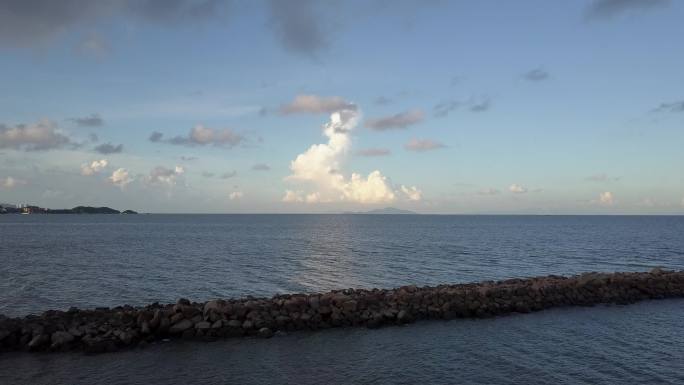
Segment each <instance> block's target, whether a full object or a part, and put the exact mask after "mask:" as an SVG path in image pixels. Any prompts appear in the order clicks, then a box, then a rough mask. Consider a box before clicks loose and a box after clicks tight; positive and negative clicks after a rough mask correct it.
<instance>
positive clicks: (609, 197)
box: [599, 191, 615, 206]
mask: <svg viewBox="0 0 684 385" xmlns="http://www.w3.org/2000/svg"><path fill="white" fill-rule="evenodd" d="M599 203H600V204H602V205H604V206H611V205H612V204H613V203H615V198H614V197H613V193H612V192H610V191H604V192H602V193H601V194H599Z"/></svg>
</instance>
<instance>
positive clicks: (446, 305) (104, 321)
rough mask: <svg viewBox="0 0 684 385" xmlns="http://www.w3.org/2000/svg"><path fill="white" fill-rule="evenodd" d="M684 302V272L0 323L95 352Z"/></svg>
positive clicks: (40, 345) (4, 342)
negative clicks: (654, 301) (660, 301)
mask: <svg viewBox="0 0 684 385" xmlns="http://www.w3.org/2000/svg"><path fill="white" fill-rule="evenodd" d="M671 297H684V271H665V270H661V269H653V270H651V271H650V272H641V273H585V274H581V275H577V276H572V277H562V276H546V277H536V278H526V279H510V280H504V281H496V282H495V281H487V282H480V283H471V284H458V285H440V286H435V287H416V286H402V287H399V288H395V289H370V290H366V289H347V290H337V291H331V292H328V293H323V294H289V295H277V296H274V297H272V298H251V297H248V298H242V299H228V300H212V301H208V302H205V303H194V302H190V301H189V300H187V299H180V300H178V302H177V303H176V304H158V303H155V304H151V305H148V306H145V307H132V306H119V307H115V308H97V309H94V310H79V309H75V308H72V309H69V310H68V311H54V310H51V311H46V312H44V313H43V314H41V315H30V316H26V317H24V318H7V317H3V316H0V350H2V351H17V350H27V351H51V352H52V351H66V350H82V351H85V352H90V353H99V352H108V351H115V350H119V349H125V348H133V347H141V346H145V345H147V344H149V343H153V342H156V341H160V340H165V339H174V338H186V339H199V340H214V339H217V338H224V337H241V336H259V337H271V336H273V335H274V334H275V333H279V332H288V331H297V330H318V329H327V328H332V327H345V326H348V327H349V326H364V327H369V328H376V327H381V326H384V325H398V324H407V323H411V322H414V321H417V320H423V319H453V318H484V317H493V316H501V315H506V314H511V313H528V312H532V311H539V310H543V309H548V308H552V307H560V306H591V305H595V304H601V303H616V304H628V303H632V302H636V301H640V300H645V299H658V298H671Z"/></svg>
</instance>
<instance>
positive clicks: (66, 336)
mask: <svg viewBox="0 0 684 385" xmlns="http://www.w3.org/2000/svg"><path fill="white" fill-rule="evenodd" d="M73 340H74V336H72V335H71V333H69V332H64V331H56V332H54V333H52V336H51V337H50V341H52V347H53V348H59V347H62V346H64V345H67V344H69V343H70V342H71V341H73Z"/></svg>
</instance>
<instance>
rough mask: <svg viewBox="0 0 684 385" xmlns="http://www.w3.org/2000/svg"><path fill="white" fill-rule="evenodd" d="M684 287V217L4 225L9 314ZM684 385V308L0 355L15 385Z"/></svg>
mask: <svg viewBox="0 0 684 385" xmlns="http://www.w3.org/2000/svg"><path fill="white" fill-rule="evenodd" d="M654 267H662V268H666V269H677V270H684V217H682V216H495V215H491V216H490V215H481V216H468V215H360V214H348V215H346V214H340V215H335V214H330V215H218V214H217V215H190V214H188V215H180V214H179V215H175V214H141V215H0V314H4V315H7V316H12V317H18V316H25V315H28V314H40V313H41V312H43V311H45V310H49V309H62V310H66V309H68V308H70V307H72V306H75V307H79V308H94V307H101V306H117V305H124V304H129V305H145V304H149V303H153V302H160V303H173V302H175V301H176V300H177V299H178V298H181V297H183V298H188V299H191V300H194V301H206V300H209V299H215V298H231V297H244V296H255V297H270V296H272V295H274V294H281V293H299V292H305V293H311V292H324V291H329V290H333V289H345V288H374V287H378V288H392V287H398V286H402V285H409V284H414V285H418V286H424V285H438V284H451V283H466V282H478V281H484V280H499V279H508V278H520V277H532V276H542V275H549V274H557V275H572V274H578V273H582V272H589V271H599V272H615V271H648V270H650V269H652V268H654ZM157 383H159V384H190V383H196V384H271V383H273V384H322V383H324V384H457V383H465V384H661V383H662V384H682V383H684V299H669V300H655V301H646V302H641V303H638V304H633V305H627V306H622V305H619V306H618V305H601V306H594V307H590V308H562V309H550V310H546V311H542V312H538V313H531V314H520V315H511V316H504V317H497V318H491V319H482V320H451V321H423V322H418V323H416V324H412V325H409V326H401V327H399V326H397V327H385V328H382V329H379V330H367V329H362V328H343V329H335V330H324V331H317V332H295V333H290V334H288V335H285V336H278V337H275V338H272V339H268V340H263V339H256V338H254V339H252V338H242V339H225V340H220V341H216V342H186V341H173V342H168V343H158V344H154V345H151V346H149V347H147V348H145V349H135V350H129V351H121V352H116V353H107V354H101V355H85V354H82V353H57V354H28V353H4V354H0V384H157Z"/></svg>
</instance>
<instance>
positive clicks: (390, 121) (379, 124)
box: [365, 110, 425, 131]
mask: <svg viewBox="0 0 684 385" xmlns="http://www.w3.org/2000/svg"><path fill="white" fill-rule="evenodd" d="M424 119H425V114H424V113H423V111H421V110H410V111H405V112H400V113H398V114H395V115H391V116H385V117H380V118H374V119H368V120H367V121H366V124H365V125H366V127H368V128H370V129H372V130H375V131H385V130H393V129H402V128H407V127H409V126H412V125H414V124H418V123H420V122H422V121H423V120H424Z"/></svg>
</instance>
